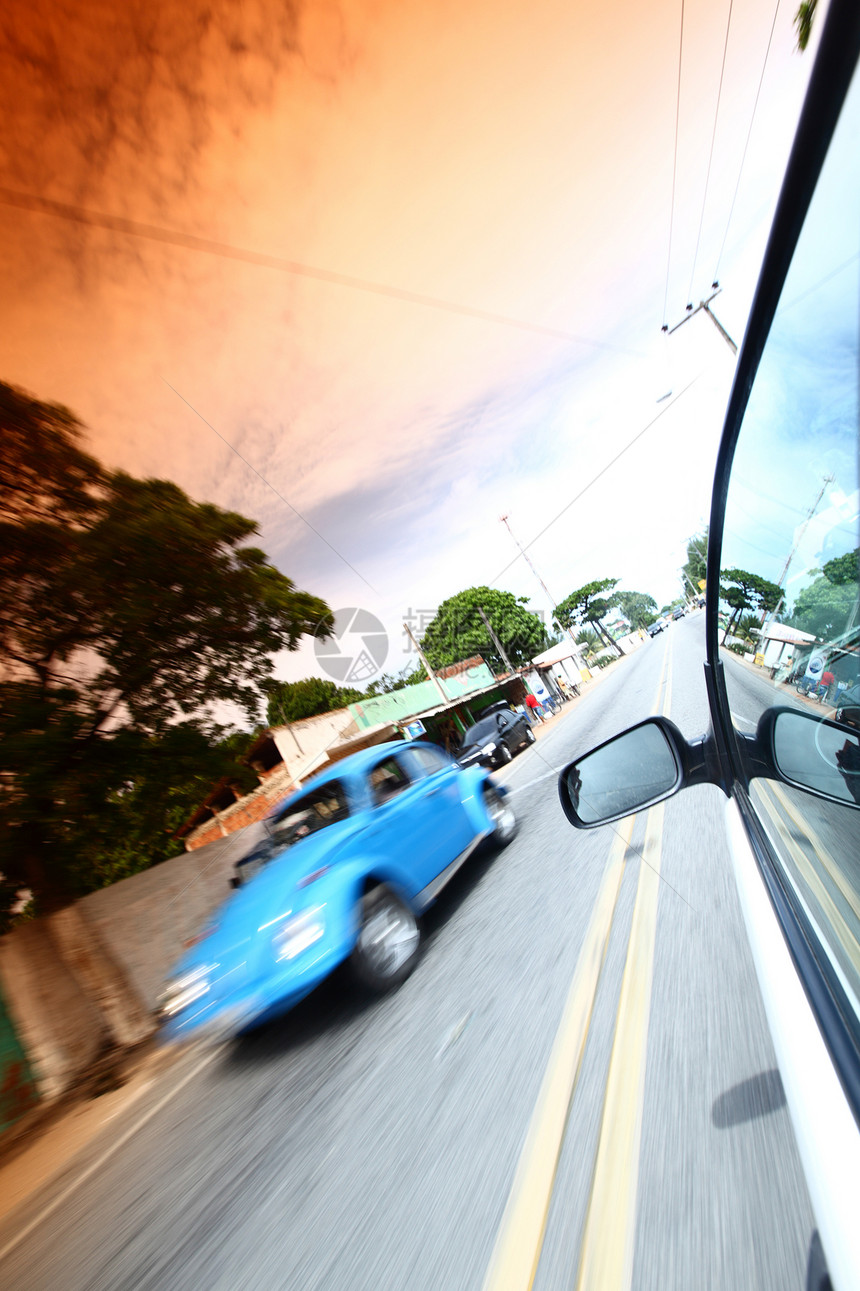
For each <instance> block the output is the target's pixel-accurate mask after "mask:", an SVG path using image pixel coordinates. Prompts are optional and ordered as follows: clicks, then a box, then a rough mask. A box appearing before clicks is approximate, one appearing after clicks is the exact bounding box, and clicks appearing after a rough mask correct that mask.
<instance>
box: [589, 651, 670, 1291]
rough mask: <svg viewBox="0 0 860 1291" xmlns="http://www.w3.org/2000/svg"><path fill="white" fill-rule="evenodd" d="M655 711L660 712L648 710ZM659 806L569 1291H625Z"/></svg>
mask: <svg viewBox="0 0 860 1291" xmlns="http://www.w3.org/2000/svg"><path fill="white" fill-rule="evenodd" d="M671 697H672V640H671V638H670V641H669V649H668V650H667V652H666V689H665V691H664V693H663V703H662V712H663V716H664V717H668V715H669V709H670V706H671ZM655 709H657V710H658V711H659V709H660V705H659V704H655ZM662 840H663V803H658V804H657V805H656V807H652V808H651V809H650V811H649V812H648V815H647V818H646V825H645V843H644V846H643V849H642V861H641V864H640V867H639V884H638V887H637V890H636V904H635V906H634V909H633V922H632V924H631V928H630V940H629V942H628V945H627V960H626V963H625V965H624V977H623V979H622V982H621V995H620V997H619V1001H618V1013H617V1015H616V1019H615V1036H614V1039H613V1042H612V1053H611V1055H610V1058H609V1071H608V1074H607V1078H606V1090H605V1093H604V1098H603V1115H602V1117H601V1122H600V1136H599V1139H598V1144H597V1155H596V1157H595V1162H594V1174H593V1176H592V1181H591V1192H590V1194H589V1202H588V1211H587V1214H586V1218H585V1229H584V1232H583V1237H582V1245H581V1247H580V1256H579V1272H578V1275H577V1280H576V1286H577V1291H627V1288H629V1287H630V1285H631V1283H632V1280H633V1254H634V1249H635V1241H636V1205H637V1197H638V1192H639V1148H640V1144H641V1139H642V1114H643V1107H644V1101H645V1060H646V1055H647V1048H648V1022H649V1019H650V1014H651V982H652V978H653V973H654V948H655V945H656V941H657V906H658V902H659V897H660V862H661V859H662Z"/></svg>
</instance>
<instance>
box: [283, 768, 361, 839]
mask: <svg viewBox="0 0 860 1291" xmlns="http://www.w3.org/2000/svg"><path fill="white" fill-rule="evenodd" d="M348 816H349V802H348V801H347V796H346V790H345V788H344V786H343V784H342V783H341V781H340V780H329V781H328V782H327V783H326V784H324V785H320V786H319V787H318V788H316V789H312V790H311V791H310V792H308V793H306V794H305V795H304V796H303V797H302V798H299V799H297V801H295V802H294V803H292V804H291V805H290V806H289V808H288V809H287V810H286V811H284V812H282V814H281V815H280V816H275V817H272V818H270V819H269V820H267V821H266V833H267V835H268V840H267V841H268V843H269V846H270V848H271V849H272V850H274V849H277V850H278V851H281V850H282V849H283V848H284V847H290V846H292V844H293V843H297V842H298V841H299V839H301V838H306V837H307V835H308V834H315V833H316V832H317V831H318V830H320V829H325V827H326V826H327V825H332V824H334V823H335V822H336V821H338V820H346V818H347V817H348Z"/></svg>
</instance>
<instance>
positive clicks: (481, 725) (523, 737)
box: [457, 704, 535, 767]
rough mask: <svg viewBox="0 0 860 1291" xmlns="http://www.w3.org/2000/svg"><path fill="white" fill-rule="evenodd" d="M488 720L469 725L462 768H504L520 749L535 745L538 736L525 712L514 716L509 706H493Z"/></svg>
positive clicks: (459, 756) (462, 748) (459, 758)
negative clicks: (476, 764)
mask: <svg viewBox="0 0 860 1291" xmlns="http://www.w3.org/2000/svg"><path fill="white" fill-rule="evenodd" d="M492 707H493V709H495V710H496V711H494V712H490V713H489V714H488V715H487V716H486V717H482V718H481V720H480V721H479V722H476V723H475V725H474V726H470V727H469V729H468V731H466V733H465V735H464V736H463V739H462V742H461V744H460V750H459V752H458V754H457V761H458V762H459V763H460V765H461V766H470V765H471V764H472V763H475V762H478V763H480V764H481V765H482V766H486V767H499V766H503V765H504V764H505V762H510V760H511V758H512V757H513V756H514V754H515V753H516V752H518V751H519V749H522V748H525V746H526V745H527V744H534V742H535V733H534V731H533V730H532V728H531V724H530V722H529V719H528V718H527V717H526V716H525V714H524V713H515V712H514V710H513V709H512V708H508V707H507V705H505V706H503V707H502V708H501V709H499V708H497V706H496V705H495V704H494V705H493V706H492Z"/></svg>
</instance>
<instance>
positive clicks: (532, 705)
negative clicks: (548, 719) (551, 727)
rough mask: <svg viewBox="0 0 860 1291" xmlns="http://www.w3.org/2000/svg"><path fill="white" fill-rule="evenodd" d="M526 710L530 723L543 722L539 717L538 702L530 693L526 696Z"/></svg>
mask: <svg viewBox="0 0 860 1291" xmlns="http://www.w3.org/2000/svg"><path fill="white" fill-rule="evenodd" d="M526 710H527V712H528V715H529V717H530V719H531V721H532V722H540V721H542V720H543V719H542V718H541V715H540V702H539V700H538V699H536V698H535V696H534V695H533V694H532V693H531V691H529V693H528V694H527V695H526Z"/></svg>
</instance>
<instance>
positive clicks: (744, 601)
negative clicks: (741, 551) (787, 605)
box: [720, 569, 785, 645]
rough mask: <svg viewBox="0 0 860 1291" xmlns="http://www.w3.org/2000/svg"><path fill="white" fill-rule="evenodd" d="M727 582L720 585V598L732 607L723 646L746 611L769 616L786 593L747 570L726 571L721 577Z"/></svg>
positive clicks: (723, 571) (724, 633) (774, 584)
mask: <svg viewBox="0 0 860 1291" xmlns="http://www.w3.org/2000/svg"><path fill="white" fill-rule="evenodd" d="M720 577H721V578H723V579H724V580H725V581H724V582H723V583H721V584H720V598H721V599H722V600H723V601H725V602H726V604H727V605H729V606H731V610H732V612H731V614H730V616H729V620H728V622H727V623H726V628H725V631H724V632H723V642H722V643H723V645H725V643H726V637H728V636H729V635H730V634H731V632H732V630H733V628H734V626H735V622H736V620H737V618H738V616H739V615H740V614H741V613H742V612H743V611H744V610H752V611H753V612H755V613H757V614H767V613H770V612H771V611H772V610H775V609H776V608H777V606H778V605H779V603H780V601H781V600H782V599H783V597H784V595H785V593H784V591H783V589H782V588H781V587H777V585H776V583H771V582H770V581H769V580H768V579H767V578H762V577H761V575H760V574H751V573H750V572H749V571H748V570H746V569H724V570H722V572H721V575H720Z"/></svg>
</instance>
